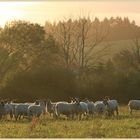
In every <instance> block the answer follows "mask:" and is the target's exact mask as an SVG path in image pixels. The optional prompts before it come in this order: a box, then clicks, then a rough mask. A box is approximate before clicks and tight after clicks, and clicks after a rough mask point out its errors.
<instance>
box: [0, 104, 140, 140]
mask: <svg viewBox="0 0 140 140" xmlns="http://www.w3.org/2000/svg"><path fill="white" fill-rule="evenodd" d="M119 112H120V113H119V116H118V117H116V116H113V117H104V116H94V118H93V119H92V118H89V119H83V120H67V119H65V118H63V117H62V118H60V119H53V118H52V117H50V116H49V114H46V115H45V116H41V117H40V118H39V119H35V118H34V119H33V120H32V121H29V120H27V119H21V120H19V121H17V122H16V121H15V120H14V119H13V120H10V119H3V120H1V121H0V137H1V138H140V111H134V112H133V115H130V114H129V111H128V107H126V106H121V107H120V108H119Z"/></svg>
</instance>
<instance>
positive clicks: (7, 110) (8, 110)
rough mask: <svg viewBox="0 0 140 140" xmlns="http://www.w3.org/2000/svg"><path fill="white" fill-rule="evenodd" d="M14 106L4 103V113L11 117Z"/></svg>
mask: <svg viewBox="0 0 140 140" xmlns="http://www.w3.org/2000/svg"><path fill="white" fill-rule="evenodd" d="M13 114H14V108H13V106H12V104H11V103H6V104H5V105H4V115H10V118H11V119H12V118H13Z"/></svg>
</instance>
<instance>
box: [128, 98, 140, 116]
mask: <svg viewBox="0 0 140 140" xmlns="http://www.w3.org/2000/svg"><path fill="white" fill-rule="evenodd" d="M128 107H129V110H130V114H132V110H140V100H130V101H129V103H128Z"/></svg>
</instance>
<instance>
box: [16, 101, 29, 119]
mask: <svg viewBox="0 0 140 140" xmlns="http://www.w3.org/2000/svg"><path fill="white" fill-rule="evenodd" d="M13 106H14V107H15V111H14V115H15V119H16V120H18V119H20V118H21V116H23V117H24V116H27V115H28V114H27V111H28V107H29V104H24V103H20V104H16V105H15V104H14V105H13Z"/></svg>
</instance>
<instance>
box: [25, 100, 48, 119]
mask: <svg viewBox="0 0 140 140" xmlns="http://www.w3.org/2000/svg"><path fill="white" fill-rule="evenodd" d="M43 113H46V103H45V102H44V101H39V102H38V103H37V102H36V104H31V105H29V106H28V117H33V116H35V117H39V116H40V115H41V114H43Z"/></svg>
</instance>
